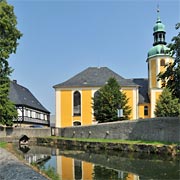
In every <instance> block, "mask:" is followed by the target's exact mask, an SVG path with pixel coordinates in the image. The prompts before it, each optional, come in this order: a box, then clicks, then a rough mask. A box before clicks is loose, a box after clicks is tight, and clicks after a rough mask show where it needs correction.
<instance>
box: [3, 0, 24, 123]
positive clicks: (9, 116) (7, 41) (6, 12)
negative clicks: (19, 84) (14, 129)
mask: <svg viewBox="0 0 180 180" xmlns="http://www.w3.org/2000/svg"><path fill="white" fill-rule="evenodd" d="M16 25H17V21H16V16H15V14H14V9H13V6H11V5H8V4H7V2H6V0H1V1H0V123H2V124H6V125H12V120H13V118H17V111H16V109H15V106H14V105H13V103H12V102H11V101H10V100H9V98H8V95H9V88H10V75H11V73H12V69H11V67H9V63H8V58H9V56H10V54H12V53H16V48H17V46H18V42H17V41H18V39H20V37H21V36H22V34H21V32H20V31H19V30H18V29H17V28H16Z"/></svg>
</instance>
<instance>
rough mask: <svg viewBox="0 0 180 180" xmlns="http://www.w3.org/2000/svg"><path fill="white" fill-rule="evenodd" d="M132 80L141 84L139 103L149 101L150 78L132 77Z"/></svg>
mask: <svg viewBox="0 0 180 180" xmlns="http://www.w3.org/2000/svg"><path fill="white" fill-rule="evenodd" d="M132 81H133V82H134V83H136V84H138V85H139V103H140V104H143V103H149V102H150V101H149V96H148V79H143V78H139V79H132Z"/></svg>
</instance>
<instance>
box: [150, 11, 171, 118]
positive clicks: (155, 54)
mask: <svg viewBox="0 0 180 180" xmlns="http://www.w3.org/2000/svg"><path fill="white" fill-rule="evenodd" d="M157 13H158V17H157V21H156V24H155V25H154V28H153V31H154V33H153V36H154V43H153V47H152V48H151V49H150V50H149V51H148V57H147V63H148V80H149V84H148V86H149V87H148V89H149V99H150V104H151V117H154V110H155V104H156V100H157V99H158V97H159V95H160V94H161V92H162V84H163V83H164V82H161V81H158V77H157V75H158V74H159V73H160V72H164V71H165V69H166V67H165V65H166V64H169V63H172V62H173V61H174V59H173V58H172V57H171V56H170V54H169V53H168V50H169V48H168V47H167V46H166V41H165V35H166V31H165V25H164V24H163V23H162V22H161V19H160V16H159V10H157Z"/></svg>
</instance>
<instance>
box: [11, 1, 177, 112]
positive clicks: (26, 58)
mask: <svg viewBox="0 0 180 180" xmlns="http://www.w3.org/2000/svg"><path fill="white" fill-rule="evenodd" d="M8 3H9V4H11V5H13V6H14V11H15V14H16V16H17V21H18V29H19V30H20V31H21V32H22V33H23V37H22V38H21V39H20V41H19V46H18V48H17V52H16V54H15V55H12V56H11V58H10V59H9V63H10V66H11V67H12V68H13V69H14V72H13V74H12V76H11V79H16V80H17V82H18V83H19V84H21V85H23V86H25V87H27V88H28V89H29V90H30V91H31V92H32V93H33V94H34V95H35V96H36V98H37V99H38V100H39V101H40V102H41V103H42V104H43V105H44V106H45V107H46V108H47V109H48V110H49V111H51V113H52V114H54V113H55V91H54V89H53V88H52V86H53V85H55V84H59V83H61V82H63V81H66V80H67V79H69V78H71V77H72V76H74V75H76V74H77V73H79V72H81V71H83V70H84V69H86V68H88V67H99V66H100V67H102V66H103V67H104V66H106V67H109V68H110V69H112V70H113V71H115V72H116V73H118V74H119V75H121V76H123V77H124V78H147V63H146V58H147V52H148V50H149V49H150V48H151V47H152V44H153V26H154V25H155V22H156V19H157V12H156V9H157V4H159V7H160V17H161V20H162V22H163V23H164V24H165V26H166V32H167V33H166V41H167V42H168V43H169V42H170V41H171V39H172V37H173V36H175V35H177V33H178V32H177V30H175V28H174V27H175V24H176V23H177V22H180V1H179V0H9V1H8Z"/></svg>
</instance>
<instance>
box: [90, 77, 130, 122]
mask: <svg viewBox="0 0 180 180" xmlns="http://www.w3.org/2000/svg"><path fill="white" fill-rule="evenodd" d="M127 103H128V98H127V97H126V95H125V94H124V93H123V92H121V91H120V86H119V84H118V82H117V81H116V79H115V78H110V79H109V80H108V82H107V84H106V85H104V86H103V87H102V88H100V89H99V91H97V92H96V94H95V97H94V98H93V109H94V116H95V118H96V120H97V121H98V122H99V123H102V122H110V121H117V120H120V119H121V120H123V119H129V115H130V113H131V108H130V107H129V106H128V105H127ZM120 107H121V108H122V109H123V117H122V118H118V116H117V109H118V108H120Z"/></svg>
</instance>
